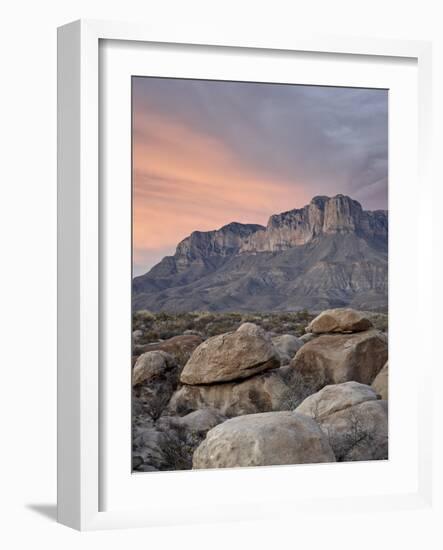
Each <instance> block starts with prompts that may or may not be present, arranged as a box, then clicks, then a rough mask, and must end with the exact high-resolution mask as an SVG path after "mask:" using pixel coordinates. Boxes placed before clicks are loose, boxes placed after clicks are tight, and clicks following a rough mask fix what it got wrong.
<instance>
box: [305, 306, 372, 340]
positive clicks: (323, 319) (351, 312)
mask: <svg viewBox="0 0 443 550" xmlns="http://www.w3.org/2000/svg"><path fill="white" fill-rule="evenodd" d="M370 328H373V325H372V322H371V321H370V320H369V319H368V318H367V317H366V316H365V314H364V313H362V312H361V311H356V310H355V309H350V308H337V309H327V310H326V311H322V312H321V313H320V315H318V316H317V317H316V318H315V319H313V320H312V321H311V322H310V323H309V325H308V326H307V327H306V332H307V333H310V332H313V333H314V334H323V333H328V332H342V333H348V332H361V331H363V330H368V329H370Z"/></svg>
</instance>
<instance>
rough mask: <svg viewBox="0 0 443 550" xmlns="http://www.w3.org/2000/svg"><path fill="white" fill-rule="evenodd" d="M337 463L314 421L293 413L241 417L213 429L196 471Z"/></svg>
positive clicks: (203, 445) (199, 450)
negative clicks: (201, 469)
mask: <svg viewBox="0 0 443 550" xmlns="http://www.w3.org/2000/svg"><path fill="white" fill-rule="evenodd" d="M313 462H335V456H334V453H333V452H332V449H331V447H330V445H329V443H328V440H327V438H326V436H325V435H324V433H323V432H322V431H321V429H320V428H319V426H318V424H317V423H316V422H315V421H314V420H312V419H311V418H309V417H307V416H305V415H302V414H299V413H294V412H290V411H283V412H271V413H261V414H252V415H246V416H239V417H236V418H232V419H231V420H227V421H226V422H224V423H223V424H220V425H218V426H216V427H215V428H213V429H212V430H210V431H209V432H208V434H207V436H206V439H205V440H204V441H203V442H202V443H201V444H200V445H199V447H198V448H197V449H196V451H195V452H194V456H193V468H195V469H198V468H236V467H239V466H269V465H274V464H300V463H313Z"/></svg>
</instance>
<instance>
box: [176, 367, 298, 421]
mask: <svg viewBox="0 0 443 550" xmlns="http://www.w3.org/2000/svg"><path fill="white" fill-rule="evenodd" d="M291 374H292V369H289V368H288V367H281V368H279V369H273V370H271V371H268V372H265V373H263V374H258V375H256V376H252V377H251V378H248V379H246V380H240V381H236V382H227V383H218V384H207V385H183V386H181V387H180V388H179V389H178V390H177V391H176V392H175V393H174V394H173V395H172V397H171V400H170V402H169V404H168V407H167V409H166V412H167V414H170V415H179V416H182V415H185V414H188V413H190V412H192V411H197V410H199V409H201V408H207V407H209V408H213V409H216V410H217V411H219V412H221V413H222V414H223V415H226V416H228V417H232V416H239V415H244V414H252V413H258V412H266V411H276V410H282V409H287V408H289V403H291V401H290V398H291V397H292V391H291ZM297 397H298V395H297V396H295V399H294V403H296V402H297ZM298 400H300V397H299V399H298Z"/></svg>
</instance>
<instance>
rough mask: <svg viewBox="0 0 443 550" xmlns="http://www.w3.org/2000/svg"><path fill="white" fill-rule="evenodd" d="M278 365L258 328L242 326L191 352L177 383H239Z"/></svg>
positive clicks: (274, 354) (274, 352)
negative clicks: (237, 381) (236, 381)
mask: <svg viewBox="0 0 443 550" xmlns="http://www.w3.org/2000/svg"><path fill="white" fill-rule="evenodd" d="M279 365H280V360H279V356H278V352H277V351H276V349H275V348H274V346H273V344H272V341H271V339H270V338H269V337H268V336H267V334H266V333H265V332H264V331H263V330H262V329H261V328H260V327H258V326H257V325H254V324H253V323H244V324H243V325H241V326H240V328H238V329H237V330H236V331H235V332H228V333H226V334H220V335H218V336H213V337H212V338H208V340H206V341H205V342H203V343H202V344H200V345H199V346H198V347H197V348H196V349H195V350H194V352H193V353H192V355H191V357H190V359H189V361H188V362H187V363H186V365H185V367H184V369H183V371H182V373H181V376H180V381H181V382H182V383H183V384H213V383H214V382H229V381H232V380H242V379H245V378H249V377H251V376H253V375H255V374H258V373H261V372H264V371H266V370H269V369H273V368H276V367H278V366H279Z"/></svg>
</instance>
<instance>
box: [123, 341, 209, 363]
mask: <svg viewBox="0 0 443 550" xmlns="http://www.w3.org/2000/svg"><path fill="white" fill-rule="evenodd" d="M202 342H203V338H202V337H201V336H199V335H197V334H183V335H180V336H174V337H172V338H169V339H168V340H163V342H157V343H155V344H144V345H135V346H134V349H133V354H134V355H139V354H141V353H146V352H148V351H165V352H167V353H169V354H170V355H172V356H173V357H175V359H176V361H177V362H178V363H179V364H180V365H181V366H183V365H184V364H185V363H186V361H187V360H188V359H189V357H190V356H191V354H192V352H193V351H194V350H195V348H196V347H197V346H199V345H200V344H201V343H202Z"/></svg>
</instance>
